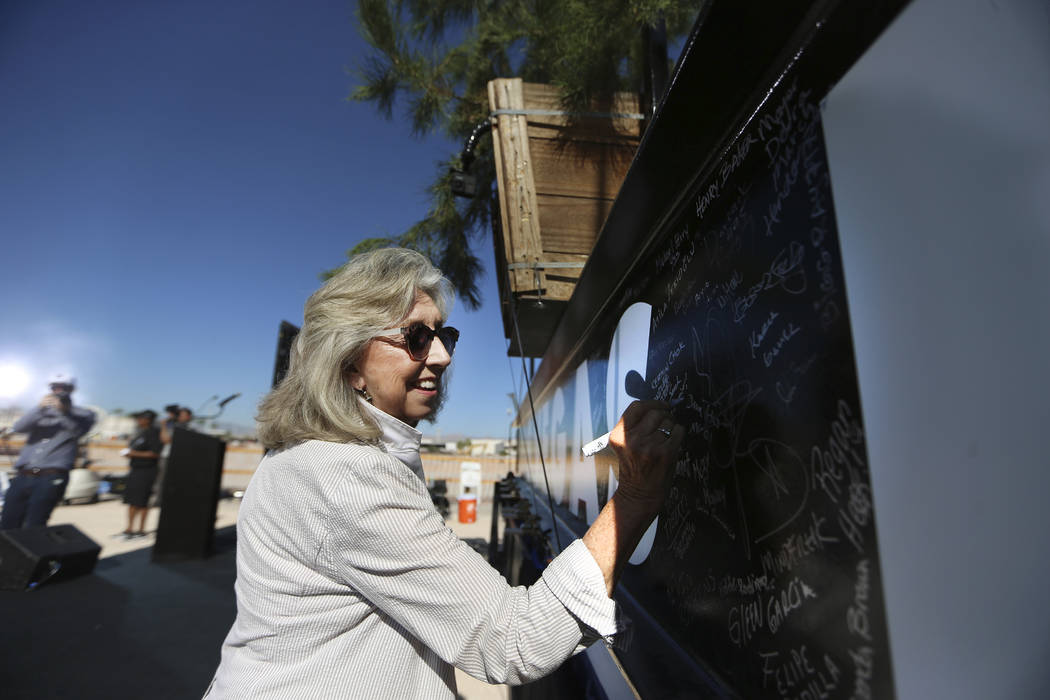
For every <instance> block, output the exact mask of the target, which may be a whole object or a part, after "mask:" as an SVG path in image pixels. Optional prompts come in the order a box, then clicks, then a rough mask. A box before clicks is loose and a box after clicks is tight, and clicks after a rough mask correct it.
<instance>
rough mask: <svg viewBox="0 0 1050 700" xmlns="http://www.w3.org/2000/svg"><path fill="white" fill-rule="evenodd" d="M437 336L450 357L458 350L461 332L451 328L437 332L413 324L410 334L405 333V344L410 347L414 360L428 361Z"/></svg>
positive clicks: (409, 350) (409, 330)
mask: <svg viewBox="0 0 1050 700" xmlns="http://www.w3.org/2000/svg"><path fill="white" fill-rule="evenodd" d="M435 335H436V336H437V337H438V338H439V339H440V340H441V344H442V345H444V346H445V352H447V353H448V354H449V355H451V354H452V352H453V351H454V350H455V349H456V341H457V340H459V331H457V330H456V329H455V328H452V327H451V326H445V327H443V328H439V329H437V330H436V331H435V330H432V329H431V328H430V327H429V326H426V325H424V324H422V323H420V324H412V325H411V326H409V328H408V332H407V333H405V342H406V343H407V345H408V352H409V354H411V355H412V357H413V359H416V360H423V359H426V356H427V353H428V352H429V351H430V343H431V341H433V340H434V336H435Z"/></svg>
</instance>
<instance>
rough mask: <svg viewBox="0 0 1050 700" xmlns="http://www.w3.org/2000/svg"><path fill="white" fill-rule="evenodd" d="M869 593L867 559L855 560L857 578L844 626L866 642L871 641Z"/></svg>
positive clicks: (869, 581) (869, 580)
mask: <svg viewBox="0 0 1050 700" xmlns="http://www.w3.org/2000/svg"><path fill="white" fill-rule="evenodd" d="M870 595H871V579H870V577H869V576H868V560H867V559H861V560H860V561H859V562H857V578H856V579H855V580H854V582H853V605H850V606H849V608H847V609H846V627H847V628H848V629H849V631H850V632H851V633H852V634H855V635H857V636H858V637H861V638H862V639H864V641H866V642H870V641H871V625H870V624H869V623H868V598H869V597H870Z"/></svg>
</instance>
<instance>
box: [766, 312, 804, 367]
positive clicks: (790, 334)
mask: <svg viewBox="0 0 1050 700" xmlns="http://www.w3.org/2000/svg"><path fill="white" fill-rule="evenodd" d="M801 330H802V329H801V328H799V327H798V326H796V325H795V324H793V323H789V324H788V326H787V328H785V329H784V330H782V331H780V337H779V338H777V342H776V344H775V345H774V346H773V347H772V348H770V349H769V350H767V351H766V352H764V353H762V364H764V365H765V366H766V367H769V366H770V365H772V364H773V360H774V359H776V356H777V355H779V354H780V351H781V350H782V349H783V348H784V345H786V344H787V342H788V341H789V340H791V339H792V338H794V337H795V336H796V335H798V333H799V331H801Z"/></svg>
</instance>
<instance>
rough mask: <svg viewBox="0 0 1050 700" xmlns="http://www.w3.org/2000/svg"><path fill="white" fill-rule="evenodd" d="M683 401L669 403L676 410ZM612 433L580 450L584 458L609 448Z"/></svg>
mask: <svg viewBox="0 0 1050 700" xmlns="http://www.w3.org/2000/svg"><path fill="white" fill-rule="evenodd" d="M682 401H683V399H682V398H681V397H679V398H677V399H671V400H670V401H669V402H668V403H669V404H670V405H671V408H674V407H675V406H677V405H678V404H680V403H682ZM610 433H612V431H611V430H610V431H609V432H608V433H606V434H605V435H602V436H601V437H597V438H595V439H593V440H591V441H590V442H588V443H587V444H586V445H584V446H583V447H582V448H581V450H580V451H581V452H583V456H584V457H593V456H594V455H596V454H598V453H599V452H601V451H602V450H604V449H605V448H606V447H608V446H609V435H610Z"/></svg>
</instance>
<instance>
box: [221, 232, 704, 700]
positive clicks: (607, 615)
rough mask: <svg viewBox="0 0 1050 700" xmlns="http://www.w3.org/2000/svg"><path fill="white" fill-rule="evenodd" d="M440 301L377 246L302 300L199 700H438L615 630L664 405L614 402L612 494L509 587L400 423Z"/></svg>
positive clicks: (661, 485) (417, 388) (426, 413)
mask: <svg viewBox="0 0 1050 700" xmlns="http://www.w3.org/2000/svg"><path fill="white" fill-rule="evenodd" d="M449 299H450V292H449V285H448V282H447V281H446V280H445V279H444V278H443V277H442V275H441V273H440V272H439V271H438V270H437V269H435V268H434V267H433V266H432V265H431V264H430V263H429V262H427V261H426V259H425V258H424V257H423V256H421V255H419V254H418V253H415V252H412V251H408V250H401V249H391V248H387V249H382V250H376V251H373V252H370V253H367V254H364V255H360V256H357V257H355V258H354V259H353V260H351V262H349V263H348V264H347V265H346V266H345V267H344V268H343V269H342V270H341V271H340V272H339V273H338V274H336V275H335V276H334V277H333V278H332V279H330V280H329V281H328V282H327V283H325V285H324V286H323V287H321V289H320V290H318V291H317V292H316V293H315V294H314V295H313V296H311V297H310V299H309V300H308V301H307V303H306V309H305V313H304V322H303V326H302V330H301V331H300V332H299V335H298V337H297V338H296V340H295V344H294V347H293V350H292V355H291V362H290V366H289V371H288V374H287V375H286V376H285V378H284V379H283V380H282V382H281V383H280V385H278V386H277V387H276V388H275V389H274V390H273V392H271V393H270V394H269V395H268V396H267V397H266V398H265V399H264V400H263V402H262V404H261V407H260V411H259V416H258V420H259V434H260V437H261V439H262V441H263V444H264V445H265V446H266V448H267V450H268V451H267V453H266V456H265V457H264V458H263V460H262V462H261V463H260V465H259V468H258V469H257V470H256V472H255V475H254V477H253V478H252V482H251V484H250V485H249V487H248V489H247V491H246V493H245V495H244V500H243V502H242V504H241V508H240V513H239V516H238V521H237V584H236V592H237V618H236V620H235V621H234V624H233V627H232V628H231V630H230V632H229V634H228V635H227V637H226V640H225V642H224V643H223V647H222V659H221V662H220V664H219V668H218V671H217V672H216V675H215V678H214V680H213V681H212V684H211V686H210V687H209V689H208V692H207V693H206V697H208V698H253V699H262V698H282V699H287V698H304V699H305V698H310V699H311V700H312V699H313V698H321V697H326V698H334V697H339V698H369V699H372V698H454V697H455V696H456V681H455V673H454V670H453V667H458V668H460V669H462V670H463V671H465V672H466V673H469V674H470V675H472V676H475V677H477V678H480V679H482V680H485V681H487V682H490V683H515V684H516V683H524V682H527V681H530V680H534V679H536V678H539V677H542V676H544V675H546V674H547V673H550V672H551V671H553V670H554V669H556V668H557V667H558V666H559V665H560V664H561V663H562V662H563V661H565V660H566V659H567V658H568V657H569V656H571V655H572V654H573V653H574V652H575V651H578V650H580V649H582V648H584V646H586V645H587V644H589V643H592V642H594V641H595V640H597V639H605V640H606V641H612V639H613V638H614V637H615V635H616V634H617V633H618V632H619V631H620V630H619V627H618V623H617V615H616V606H615V603H614V602H613V601H612V599H611V598H610V596H611V594H612V590H613V587H614V586H615V584H616V580H617V578H618V575H619V572H620V570H621V569H622V567H623V566H624V565H625V564H626V562H627V559H628V557H629V556H630V554H631V552H632V550H633V549H634V547H635V546H636V544H637V543H638V541H639V539H640V538H641V536H642V534H643V533H644V531H645V529H646V528H647V527H648V525H649V524H650V523H651V522H652V520H653V518H654V517H655V516H656V514H657V513H658V511H659V508H660V505H661V503H662V502H663V498H664V492H665V484H666V481H667V477H668V475H669V471H670V466H671V465H672V464H673V461H674V457H675V455H676V454H677V451H678V447H679V445H680V443H681V439H682V433H683V431H682V428H681V427H680V426H677V425H675V424H674V421H673V420H672V419H671V417H670V414H669V412H668V407H667V406H666V404H663V403H659V402H653V401H648V402H641V401H639V402H635V403H633V404H631V406H629V407H628V409H627V410H626V411H625V412H624V416H623V418H622V419H621V420H620V422H619V423H618V424H617V426H616V428H615V429H614V430H613V432H612V434H611V436H610V443H611V444H612V446H613V448H614V449H615V450H616V452H617V455H618V457H619V460H620V473H619V479H620V485H619V488H618V489H617V491H616V493H615V494H614V495H613V496H612V498H611V499H610V500H609V502H608V504H607V505H606V506H605V508H603V509H602V511H601V513H599V515H598V518H597V520H596V521H595V522H594V524H593V525H592V526H591V528H590V529H589V530H588V531H587V533H586V534H585V535H584V537H583V538H582V539H581V540H577V541H575V542H573V543H572V544H571V545H569V546H568V547H567V548H566V549H565V550H564V551H563V552H562V553H561V554H559V555H558V556H557V557H556V558H555V559H554V560H553V561H552V562H551V563H550V565H549V566H548V567H547V568H546V569H545V570H544V572H543V575H542V576H541V578H540V579H539V581H537V582H536V583H535V584H533V585H532V586H531V587H528V588H526V587H511V586H509V585H508V584H507V582H506V580H505V579H503V577H501V576H500V575H499V573H497V572H496V571H495V570H494V569H492V568H491V567H490V566H489V565H488V563H487V562H486V561H485V560H484V559H483V558H482V557H481V556H480V555H479V554H477V553H476V552H475V551H474V550H473V549H471V548H470V547H469V546H467V545H466V544H465V543H463V542H462V541H461V540H459V539H458V538H457V537H456V536H455V534H454V533H452V532H451V531H450V530H449V529H448V528H446V527H445V524H444V520H443V519H442V517H441V515H440V514H439V513H438V512H437V510H436V509H435V508H434V506H433V504H432V502H431V499H430V495H429V493H428V492H427V488H426V483H425V479H424V476H423V467H422V462H421V461H420V457H419V444H420V438H421V434H420V432H419V431H418V430H416V428H415V426H416V425H417V424H418V422H419V421H420V420H422V419H427V418H433V416H434V412H435V411H436V410H437V408H438V405H439V403H440V402H441V400H442V398H443V393H442V392H443V387H442V378H443V376H444V373H445V370H446V369H448V366H449V363H450V362H451V360H452V353H453V351H454V350H455V346H456V342H457V341H458V339H459V333H458V331H456V330H455V329H454V328H452V327H450V326H446V325H445V320H446V318H447V308H448V302H449ZM435 339H436V342H435Z"/></svg>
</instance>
